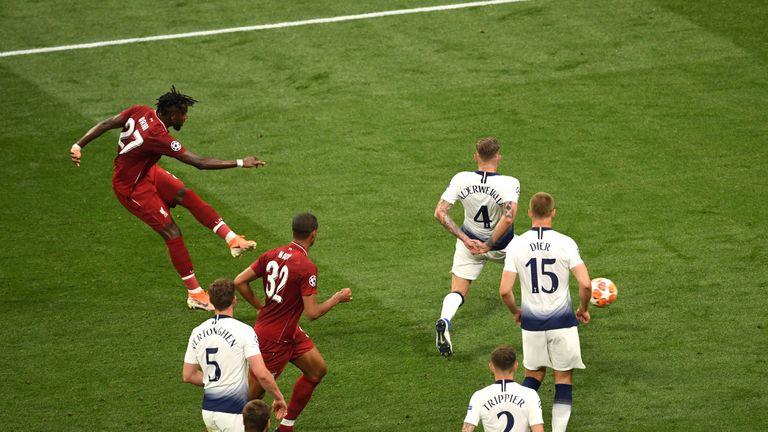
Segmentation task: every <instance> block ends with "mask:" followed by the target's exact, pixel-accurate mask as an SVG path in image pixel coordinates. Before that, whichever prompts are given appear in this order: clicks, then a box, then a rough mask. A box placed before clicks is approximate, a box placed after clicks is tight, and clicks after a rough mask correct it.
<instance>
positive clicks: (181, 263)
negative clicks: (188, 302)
mask: <svg viewBox="0 0 768 432" xmlns="http://www.w3.org/2000/svg"><path fill="white" fill-rule="evenodd" d="M165 245H166V246H167V247H168V253H169V254H170V255H171V262H172V263H173V267H174V268H176V271H177V272H178V273H179V276H180V277H181V280H182V282H184V285H185V286H186V287H187V289H188V290H193V289H197V288H200V284H199V283H198V282H197V278H196V277H195V270H194V269H193V268H192V258H191V257H190V256H189V251H187V247H186V246H184V239H182V238H181V237H176V238H172V239H170V240H166V241H165Z"/></svg>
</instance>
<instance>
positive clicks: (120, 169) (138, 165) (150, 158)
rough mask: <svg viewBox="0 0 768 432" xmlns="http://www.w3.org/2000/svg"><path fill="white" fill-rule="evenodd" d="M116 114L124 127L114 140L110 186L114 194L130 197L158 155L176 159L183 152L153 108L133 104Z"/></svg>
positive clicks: (157, 158) (158, 157)
mask: <svg viewBox="0 0 768 432" xmlns="http://www.w3.org/2000/svg"><path fill="white" fill-rule="evenodd" d="M120 114H121V116H122V117H123V118H124V119H125V126H124V127H123V130H122V132H120V139H119V140H118V145H117V156H116V157H115V172H114V174H113V176H112V183H113V185H114V187H115V189H116V190H117V191H118V192H121V193H124V194H130V192H131V191H132V190H133V187H134V186H135V185H136V183H138V182H139V181H140V180H141V179H143V178H144V177H145V176H146V174H147V172H148V171H149V169H150V168H151V167H152V166H153V165H154V164H155V163H157V161H158V160H159V159H160V157H161V156H163V155H168V156H172V157H176V156H178V155H181V154H183V153H184V152H186V149H184V147H183V146H182V145H181V143H179V142H178V141H176V139H175V138H174V137H173V136H171V135H170V134H168V129H167V128H166V127H165V124H163V122H162V120H160V118H159V117H158V116H157V113H156V112H155V110H154V109H153V108H151V107H149V106H146V105H134V106H132V107H130V108H128V109H126V110H124V111H123V112H122V113H120Z"/></svg>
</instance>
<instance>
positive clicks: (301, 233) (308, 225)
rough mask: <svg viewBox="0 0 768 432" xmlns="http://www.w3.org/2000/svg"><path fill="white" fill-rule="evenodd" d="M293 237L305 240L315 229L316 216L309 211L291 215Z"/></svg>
mask: <svg viewBox="0 0 768 432" xmlns="http://www.w3.org/2000/svg"><path fill="white" fill-rule="evenodd" d="M292 225H293V238H294V239H296V240H306V239H307V238H309V235H310V234H312V231H314V230H316V229H317V226H318V225H317V218H316V217H315V215H313V214H311V213H299V214H297V215H296V216H294V217H293V223H292Z"/></svg>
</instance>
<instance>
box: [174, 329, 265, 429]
mask: <svg viewBox="0 0 768 432" xmlns="http://www.w3.org/2000/svg"><path fill="white" fill-rule="evenodd" d="M257 354H260V352H259V349H258V341H257V339H256V334H255V333H254V331H253V329H252V328H251V327H250V326H249V325H247V324H245V323H242V322H240V321H238V320H236V319H234V318H231V317H228V316H224V315H217V316H215V317H214V318H211V319H209V320H207V321H205V322H204V323H202V324H200V325H199V326H197V327H196V328H195V329H194V330H193V331H192V335H191V336H190V338H189V344H188V345H187V354H186V355H185V359H184V361H185V362H186V363H193V361H192V360H193V359H194V360H195V362H196V363H197V364H199V365H200V367H201V369H202V370H203V384H204V387H205V388H204V395H203V409H205V410H208V411H218V412H229V413H233V414H239V413H240V412H242V410H243V406H244V405H245V403H246V402H247V401H248V362H247V360H246V359H247V358H248V357H251V356H254V355H257Z"/></svg>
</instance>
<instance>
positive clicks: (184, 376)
mask: <svg viewBox="0 0 768 432" xmlns="http://www.w3.org/2000/svg"><path fill="white" fill-rule="evenodd" d="M194 376H195V374H194V373H189V372H187V371H184V372H182V374H181V380H182V381H183V382H185V383H191V382H192V381H193V378H194Z"/></svg>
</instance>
